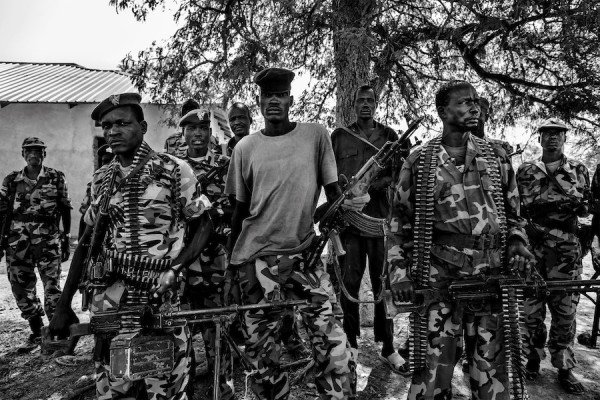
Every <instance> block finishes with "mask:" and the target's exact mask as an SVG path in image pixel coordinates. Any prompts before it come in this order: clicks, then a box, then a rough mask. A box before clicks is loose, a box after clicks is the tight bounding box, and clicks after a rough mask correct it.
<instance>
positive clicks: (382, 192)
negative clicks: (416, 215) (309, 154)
mask: <svg viewBox="0 0 600 400" xmlns="http://www.w3.org/2000/svg"><path fill="white" fill-rule="evenodd" d="M348 129H350V130H351V131H352V132H354V134H355V135H356V136H360V137H361V138H363V139H365V140H367V141H368V142H369V143H371V144H372V145H373V146H375V147H373V146H369V145H368V144H366V143H365V142H363V141H362V140H360V139H359V138H358V137H356V136H354V135H352V134H351V133H350V132H347V131H345V130H344V129H342V128H337V129H336V130H334V131H333V133H332V134H331V143H332V145H333V153H334V154H335V162H336V164H337V169H338V174H344V175H345V176H346V177H347V178H348V179H350V178H351V177H352V176H353V175H354V174H356V172H358V170H359V169H360V168H361V167H362V166H363V165H365V163H366V162H367V161H368V160H369V158H371V157H372V156H374V155H375V154H376V153H377V151H378V150H377V149H380V148H381V147H382V146H383V145H384V144H385V143H386V142H392V141H396V140H398V135H397V134H396V132H394V130H393V129H392V128H390V127H389V126H385V125H383V124H380V123H379V122H377V121H375V127H374V129H373V130H372V131H371V133H370V136H367V134H365V133H364V132H362V131H361V130H360V128H359V127H358V125H357V124H356V122H355V123H353V124H352V125H350V126H349V127H348ZM390 177H391V169H388V170H386V171H384V172H383V173H382V175H381V176H380V177H379V178H378V179H377V181H379V180H382V179H388V180H389V179H390ZM377 181H376V182H374V183H377ZM387 186H389V185H386V186H385V187H384V188H379V189H373V188H371V189H370V190H369V195H370V196H371V201H369V203H367V205H366V206H365V208H364V209H363V211H362V212H363V213H365V214H366V215H369V216H371V217H375V218H386V217H387V214H388V210H389V203H388V200H387V193H386V188H387Z"/></svg>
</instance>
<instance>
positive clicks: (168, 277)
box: [150, 268, 177, 299]
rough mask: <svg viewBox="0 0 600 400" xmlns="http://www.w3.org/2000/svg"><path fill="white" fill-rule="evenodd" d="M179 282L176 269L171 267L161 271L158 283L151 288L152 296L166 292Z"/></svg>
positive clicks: (156, 296)
mask: <svg viewBox="0 0 600 400" xmlns="http://www.w3.org/2000/svg"><path fill="white" fill-rule="evenodd" d="M175 283H177V275H176V274H175V271H174V270H172V269H171V268H169V269H168V270H166V271H163V272H161V273H160V276H159V277H158V280H157V281H156V284H155V285H154V286H153V287H152V289H151V290H150V293H151V294H152V297H154V298H155V299H156V298H158V297H159V296H161V295H162V294H163V293H165V292H166V291H167V290H169V289H170V288H172V287H173V286H174V285H175Z"/></svg>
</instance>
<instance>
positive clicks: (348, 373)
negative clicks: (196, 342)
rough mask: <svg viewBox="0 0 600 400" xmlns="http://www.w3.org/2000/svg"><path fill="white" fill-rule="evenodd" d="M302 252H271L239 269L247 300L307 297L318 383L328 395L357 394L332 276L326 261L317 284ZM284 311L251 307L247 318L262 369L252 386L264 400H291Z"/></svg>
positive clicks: (252, 353)
mask: <svg viewBox="0 0 600 400" xmlns="http://www.w3.org/2000/svg"><path fill="white" fill-rule="evenodd" d="M303 267H304V257H303V256H302V255H301V254H293V255H280V256H266V257H262V258H258V259H256V260H254V261H251V262H248V263H245V264H243V265H241V266H240V267H239V270H238V271H239V282H240V286H241V288H242V298H243V302H244V304H266V303H269V302H271V301H273V300H296V299H306V300H307V301H308V302H309V303H308V304H307V305H306V306H300V307H298V311H299V312H300V313H301V315H302V318H303V320H304V324H305V326H306V328H307V331H308V333H309V336H310V341H311V345H312V348H313V356H314V359H315V369H314V371H315V383H316V387H317V391H318V393H319V395H320V398H322V399H346V398H348V397H351V396H353V385H354V373H355V365H354V362H353V361H352V358H351V356H350V350H349V349H350V347H349V344H348V342H347V340H346V334H345V333H344V331H343V329H342V326H341V323H340V321H339V319H338V318H336V315H335V310H334V307H333V303H332V300H333V301H335V294H334V292H333V287H332V285H331V281H330V279H329V275H328V274H327V273H326V272H325V271H324V269H323V266H322V265H320V266H319V268H318V269H316V271H315V273H316V275H317V276H318V277H319V279H320V286H319V287H317V288H313V287H311V285H310V284H309V282H308V281H307V279H306V276H305V274H304V273H303V272H301V271H302V269H303ZM283 315H285V311H284V310H282V309H269V310H259V311H248V312H246V314H245V316H244V318H245V322H246V328H247V333H248V339H247V341H246V355H247V356H248V357H249V358H250V360H251V361H252V364H253V365H254V367H255V368H256V369H257V372H256V373H255V374H254V375H253V383H252V389H253V391H254V393H255V394H256V396H257V397H258V398H259V399H270V400H275V399H286V398H287V397H288V396H289V392H290V387H289V382H288V374H287V372H284V371H282V370H281V368H280V355H281V344H280V333H281V327H282V319H283V318H282V317H283Z"/></svg>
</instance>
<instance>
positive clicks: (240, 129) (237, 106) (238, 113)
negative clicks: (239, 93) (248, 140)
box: [227, 102, 252, 156]
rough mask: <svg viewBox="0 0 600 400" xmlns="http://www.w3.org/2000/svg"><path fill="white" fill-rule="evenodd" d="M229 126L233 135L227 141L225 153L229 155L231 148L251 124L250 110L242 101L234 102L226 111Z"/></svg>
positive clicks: (244, 134) (248, 130)
mask: <svg viewBox="0 0 600 400" xmlns="http://www.w3.org/2000/svg"><path fill="white" fill-rule="evenodd" d="M227 119H228V120H229V126H230V127H231V131H232V132H233V135H234V136H233V137H232V138H231V139H229V142H227V155H228V156H231V153H233V148H234V147H235V145H236V144H238V142H239V141H240V140H242V138H243V137H244V136H248V134H249V133H250V125H252V116H251V115H250V110H249V109H248V107H247V106H246V105H245V104H244V103H240V102H236V103H233V104H232V105H231V108H230V109H229V112H228V113H227Z"/></svg>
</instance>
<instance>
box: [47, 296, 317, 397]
mask: <svg viewBox="0 0 600 400" xmlns="http://www.w3.org/2000/svg"><path fill="white" fill-rule="evenodd" d="M306 304H307V302H306V301H305V300H284V301H274V302H270V303H267V304H252V305H243V306H238V305H232V306H228V307H219V308H206V309H200V310H186V311H171V312H162V313H161V312H155V310H154V309H153V308H152V307H151V306H149V305H145V306H137V307H130V308H123V309H121V310H115V311H109V312H103V313H98V314H96V315H94V316H93V317H92V318H91V320H90V322H89V323H80V324H73V325H71V326H70V327H69V329H70V333H71V337H69V338H68V339H65V340H62V341H60V340H57V339H55V338H52V337H50V335H49V331H48V329H47V328H46V329H45V330H44V332H43V335H42V353H43V354H48V353H49V352H50V351H48V350H51V351H54V350H57V348H59V347H60V346H61V345H63V346H64V347H65V348H68V349H70V350H71V352H72V351H73V349H74V347H75V346H74V343H75V344H76V343H77V339H78V338H79V337H80V336H84V335H90V334H96V335H100V336H104V337H109V338H111V339H112V342H111V345H110V363H111V365H110V369H111V375H113V376H115V377H117V378H126V379H128V380H139V379H143V378H146V377H149V376H156V375H159V374H162V373H165V372H169V371H170V370H171V369H172V367H173V363H174V348H173V342H172V340H170V338H169V337H168V336H167V335H160V334H158V335H157V334H156V332H157V331H160V330H163V329H167V328H174V327H181V326H186V325H188V324H198V323H204V322H213V323H214V324H215V326H216V335H215V365H214V376H213V399H214V400H218V399H219V398H220V392H219V370H220V369H221V367H220V360H221V357H220V355H221V349H222V345H223V343H222V341H223V339H224V340H225V342H226V343H227V344H228V345H229V346H230V348H231V349H232V350H233V351H234V352H235V353H236V354H237V355H238V356H239V359H240V362H241V363H242V365H243V367H244V369H245V370H247V371H249V372H252V371H253V370H254V367H253V365H252V363H251V362H250V360H249V359H248V358H247V356H246V355H245V354H243V353H242V352H241V351H240V349H239V348H238V347H237V345H236V344H235V342H234V340H233V339H232V338H231V336H230V335H229V332H228V330H227V329H224V326H227V325H228V324H229V323H231V321H232V320H233V318H234V317H235V316H236V314H237V313H239V312H243V311H256V310H265V309H277V308H285V307H295V306H300V305H306ZM148 331H154V332H153V333H152V334H151V335H143V333H144V332H148ZM307 361H308V360H307ZM282 367H284V366H282Z"/></svg>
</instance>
